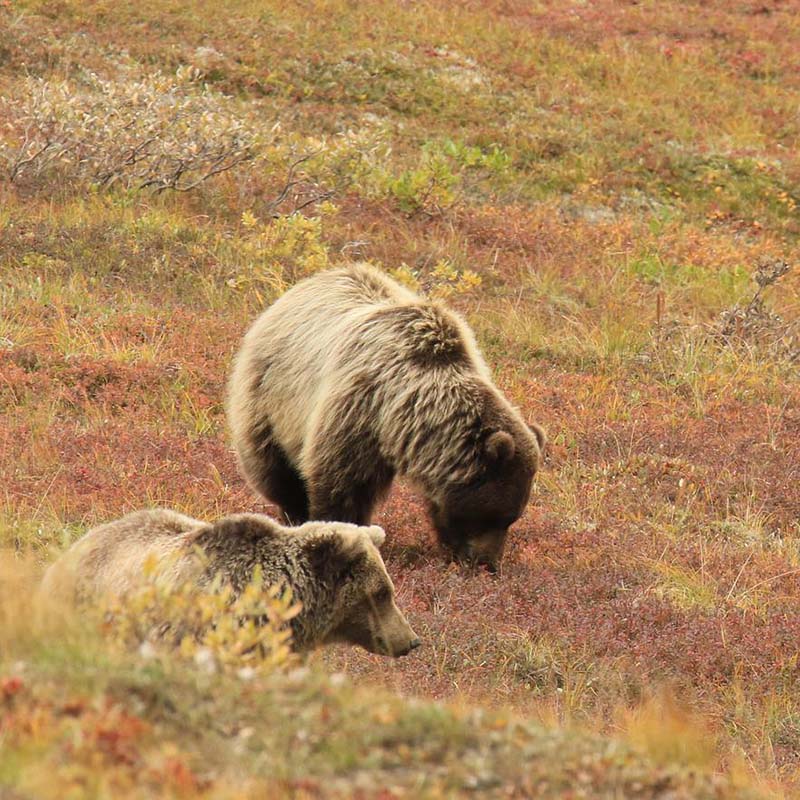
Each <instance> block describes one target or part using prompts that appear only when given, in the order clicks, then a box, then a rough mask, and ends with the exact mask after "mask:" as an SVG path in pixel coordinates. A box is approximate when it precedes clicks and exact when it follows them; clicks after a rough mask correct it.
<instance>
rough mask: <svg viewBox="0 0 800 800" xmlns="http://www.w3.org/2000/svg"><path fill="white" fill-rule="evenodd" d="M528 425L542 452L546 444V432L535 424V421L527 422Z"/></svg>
mask: <svg viewBox="0 0 800 800" xmlns="http://www.w3.org/2000/svg"><path fill="white" fill-rule="evenodd" d="M528 427H529V428H530V429H531V433H532V434H533V435H534V436H535V437H536V441H537V442H538V443H539V452H540V453H543V452H544V448H545V447H546V446H547V434H546V433H545V432H544V428H543V427H542V426H541V425H537V424H536V423H535V422H529V423H528Z"/></svg>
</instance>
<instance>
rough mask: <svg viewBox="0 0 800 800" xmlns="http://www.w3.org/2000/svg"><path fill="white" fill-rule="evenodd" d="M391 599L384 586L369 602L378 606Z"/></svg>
mask: <svg viewBox="0 0 800 800" xmlns="http://www.w3.org/2000/svg"><path fill="white" fill-rule="evenodd" d="M390 597H391V592H390V591H389V590H388V589H387V588H386V587H385V586H384V587H383V588H381V589H378V591H377V592H375V594H373V595H372V597H371V598H370V600H371V601H372V602H373V603H374V604H375V605H379V604H381V603H385V602H387V601H388V600H389V599H390Z"/></svg>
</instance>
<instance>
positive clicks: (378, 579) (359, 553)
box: [303, 522, 420, 657]
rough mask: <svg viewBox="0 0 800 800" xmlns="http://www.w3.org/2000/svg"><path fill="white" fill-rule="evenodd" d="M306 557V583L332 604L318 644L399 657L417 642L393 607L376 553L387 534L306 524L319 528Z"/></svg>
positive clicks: (391, 590) (374, 528)
mask: <svg viewBox="0 0 800 800" xmlns="http://www.w3.org/2000/svg"><path fill="white" fill-rule="evenodd" d="M322 525H324V527H325V528H326V529H327V530H326V531H325V532H324V533H322V534H321V535H318V536H314V537H313V538H312V540H311V542H310V549H309V550H308V554H309V556H310V558H309V563H310V565H311V569H312V571H313V573H314V574H313V575H312V576H310V577H311V581H312V582H313V583H318V584H319V585H320V586H325V587H328V591H329V597H330V602H331V603H332V608H331V617H330V624H329V625H328V632H327V634H326V635H325V637H324V640H323V643H326V644H327V643H333V642H346V643H349V644H357V645H361V647H363V648H364V649H366V650H369V651H370V652H371V653H378V654H379V655H388V656H395V657H396V656H404V655H406V654H407V653H410V652H411V651H412V650H414V649H415V648H417V647H419V645H420V640H419V637H418V636H417V634H416V633H414V630H413V629H412V628H411V626H410V625H409V624H408V620H406V618H405V616H404V615H403V612H402V611H400V609H399V608H398V607H397V603H396V602H395V591H394V584H393V583H392V579H391V578H390V577H389V573H388V572H387V571H386V566H385V565H384V563H383V559H382V558H381V554H380V552H379V550H378V548H379V547H380V546H381V545H382V544H383V541H384V539H385V538H386V534H385V533H384V532H383V528H380V527H378V526H377V525H370V526H358V525H350V524H348V523H340V522H335V523H330V522H326V523H306V525H304V526H303V527H304V528H306V527H311V526H322Z"/></svg>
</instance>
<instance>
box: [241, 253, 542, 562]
mask: <svg viewBox="0 0 800 800" xmlns="http://www.w3.org/2000/svg"><path fill="white" fill-rule="evenodd" d="M227 411H228V417H229V423H230V427H231V432H232V437H233V444H234V447H235V449H236V452H237V454H238V458H239V463H240V466H241V468H242V470H243V472H244V475H245V476H246V478H247V480H248V481H249V483H250V484H251V486H252V487H253V488H254V489H255V490H256V491H257V492H259V493H260V494H262V495H263V496H264V497H266V498H267V499H269V500H272V501H274V502H275V503H277V504H278V505H279V506H281V508H282V509H283V512H284V514H285V515H286V517H287V519H289V520H291V521H293V522H303V521H305V520H307V519H316V520H340V521H343V522H352V523H354V524H357V525H364V524H367V523H369V521H370V518H371V514H372V511H373V509H374V507H375V505H376V503H377V502H378V501H379V500H380V499H381V498H382V497H383V496H384V495H385V494H386V492H387V491H388V489H389V486H390V485H391V483H392V480H393V479H394V477H395V476H403V477H405V478H407V479H409V480H410V481H411V483H412V484H414V485H416V486H417V487H418V488H419V489H420V490H421V492H422V494H423V495H424V497H425V499H426V501H427V505H428V508H429V512H430V515H431V518H432V521H433V524H434V527H435V528H436V531H437V533H438V536H439V540H440V542H441V543H442V544H443V545H444V546H445V547H446V548H448V549H449V550H450V551H451V553H452V554H453V555H455V556H456V557H457V558H459V559H465V560H468V561H473V562H477V563H479V564H484V565H486V566H488V567H489V568H490V569H495V568H496V567H497V564H498V562H499V561H500V558H501V556H502V553H503V548H504V545H505V540H506V534H507V531H508V527H509V526H510V525H511V524H512V523H513V522H514V521H515V520H517V519H518V518H519V517H520V515H521V514H522V512H523V510H524V508H525V506H526V504H527V502H528V498H529V496H530V491H531V483H532V481H533V478H534V475H535V473H536V471H537V468H538V466H539V461H540V456H541V450H542V448H543V446H544V443H545V435H544V432H543V431H542V429H541V428H540V427H539V426H538V425H528V424H526V422H525V421H524V420H523V419H522V417H521V416H520V414H519V412H518V411H517V410H516V409H515V408H514V407H513V406H511V404H510V403H509V402H508V401H507V400H506V399H505V398H504V397H503V395H502V394H501V393H500V392H499V391H498V389H497V388H496V387H495V386H494V384H493V383H492V379H491V375H490V373H489V369H488V367H487V366H486V363H485V362H484V360H483V358H482V356H481V355H480V353H479V351H478V347H477V344H476V342H475V339H474V336H473V334H472V332H471V331H470V329H469V328H468V326H467V324H466V323H465V322H464V321H463V320H462V319H461V318H460V317H459V316H457V315H456V314H454V313H453V312H452V311H449V310H448V309H446V308H445V307H444V306H442V305H441V304H439V303H437V302H432V301H429V300H426V299H424V298H422V297H420V296H418V295H416V294H414V293H413V292H411V291H409V290H408V289H406V288H404V287H402V286H401V285H400V284H398V283H396V282H395V281H393V280H391V279H390V278H389V277H387V276H386V275H385V274H383V273H382V272H380V271H378V270H377V269H375V268H374V267H371V266H369V265H365V264H357V265H354V266H351V267H347V268H342V269H335V270H328V271H325V272H321V273H318V274H316V275H314V276H312V277H310V278H307V279H305V280H303V281H301V282H300V283H298V284H296V285H295V286H294V287H293V288H291V289H290V290H289V291H288V292H286V294H284V295H283V296H282V297H280V298H279V299H278V300H277V301H276V302H275V303H273V305H271V306H270V307H269V308H267V309H266V310H265V311H264V312H263V313H262V314H261V316H260V317H258V319H257V320H256V321H255V323H254V324H253V325H252V327H251V328H250V330H249V331H248V332H247V334H246V336H245V338H244V342H243V344H242V347H241V349H240V351H239V353H238V355H237V357H236V360H235V364H234V368H233V373H232V376H231V379H230V384H229V391H228V398H227Z"/></svg>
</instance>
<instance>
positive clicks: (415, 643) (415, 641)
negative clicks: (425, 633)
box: [408, 639, 422, 650]
mask: <svg viewBox="0 0 800 800" xmlns="http://www.w3.org/2000/svg"><path fill="white" fill-rule="evenodd" d="M421 644H422V642H421V641H420V640H419V639H412V640H411V642H410V644H409V645H408V649H409V650H416V649H417V648H418V647H419V646H420V645H421Z"/></svg>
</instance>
